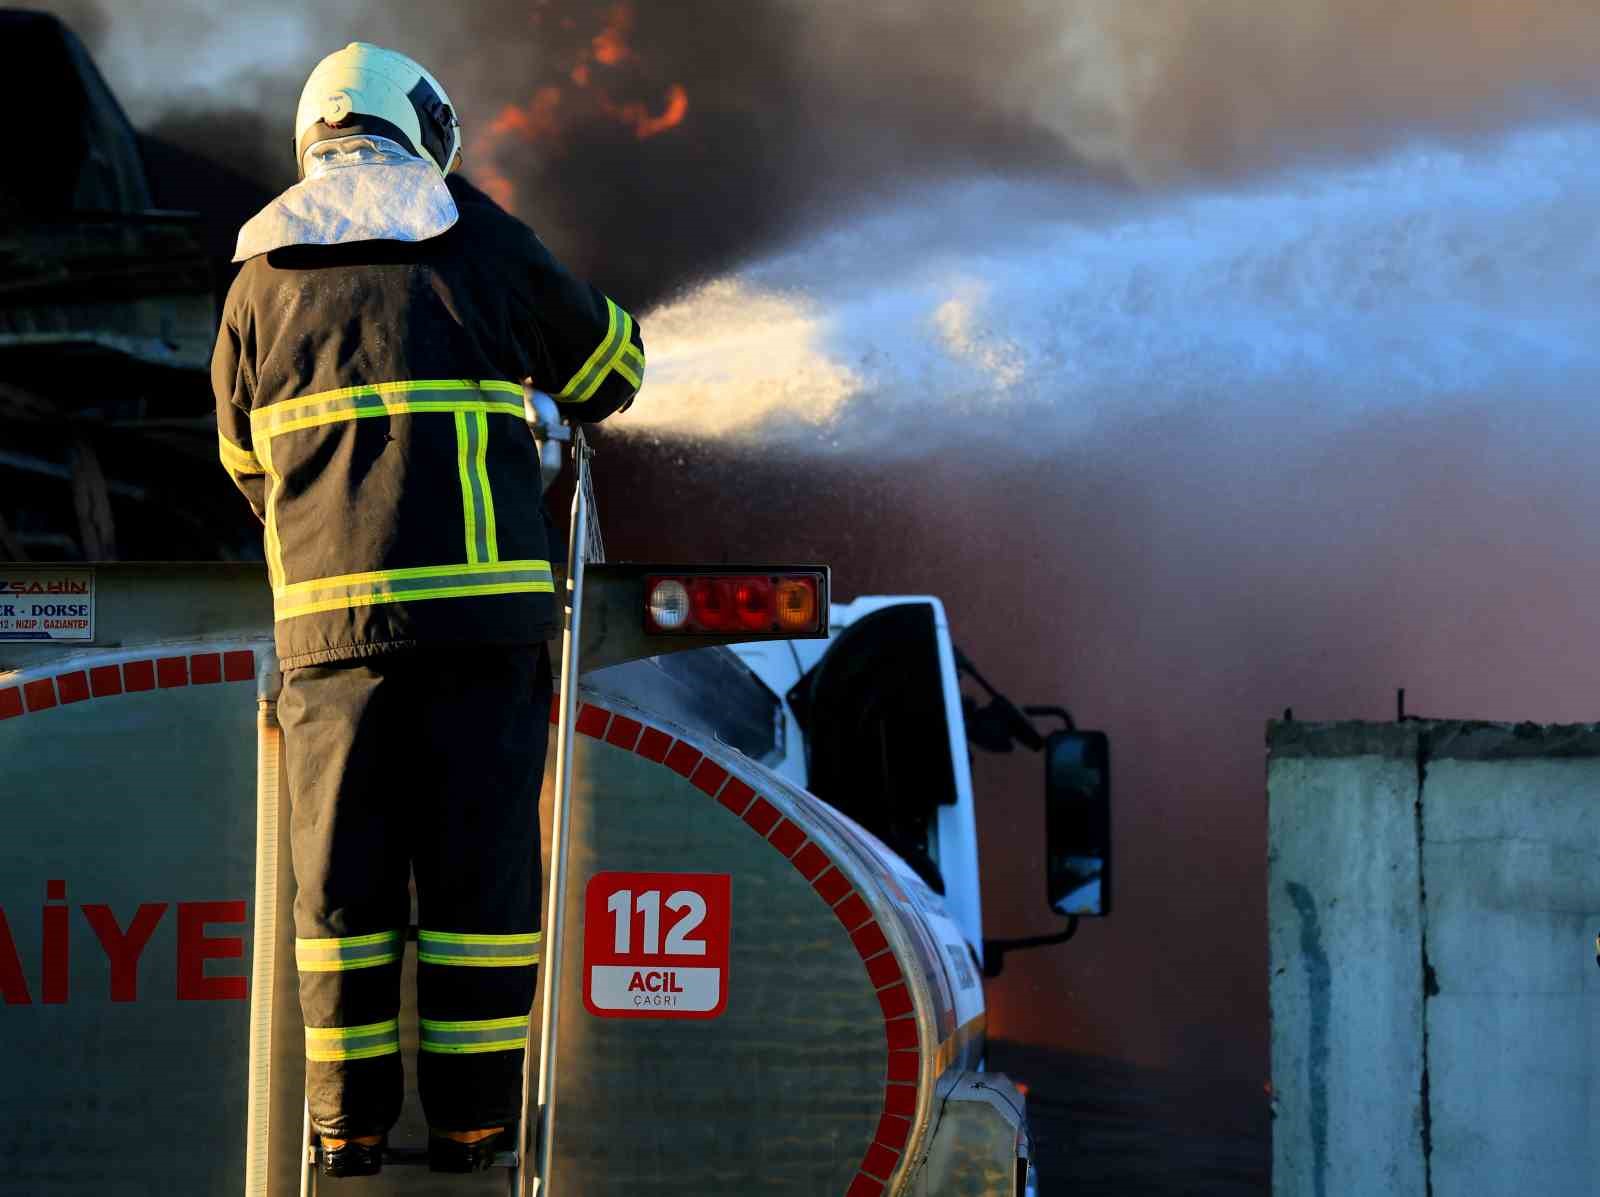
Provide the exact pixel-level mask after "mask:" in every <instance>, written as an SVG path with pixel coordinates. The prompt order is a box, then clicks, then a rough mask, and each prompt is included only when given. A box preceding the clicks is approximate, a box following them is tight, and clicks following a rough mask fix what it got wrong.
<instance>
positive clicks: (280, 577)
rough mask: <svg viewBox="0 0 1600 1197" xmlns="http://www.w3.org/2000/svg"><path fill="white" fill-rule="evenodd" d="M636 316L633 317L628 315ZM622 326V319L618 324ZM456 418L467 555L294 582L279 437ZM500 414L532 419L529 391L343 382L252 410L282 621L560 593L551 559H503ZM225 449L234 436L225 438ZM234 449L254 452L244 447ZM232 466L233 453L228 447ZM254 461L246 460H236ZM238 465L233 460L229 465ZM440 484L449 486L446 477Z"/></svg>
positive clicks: (429, 382)
mask: <svg viewBox="0 0 1600 1197" xmlns="http://www.w3.org/2000/svg"><path fill="white" fill-rule="evenodd" d="M623 318H624V319H627V316H626V313H624V316H623ZM613 323H615V320H613ZM430 414H439V415H449V416H451V417H452V418H453V421H454V425H455V433H456V459H457V467H458V474H459V483H460V487H461V511H462V557H461V560H460V561H454V562H448V563H442V564H439V565H429V566H420V567H415V568H406V569H390V570H372V571H367V572H364V573H352V574H342V575H339V576H337V577H328V578H313V579H309V580H307V581H302V582H294V583H290V582H288V580H287V577H286V575H285V572H284V568H283V547H282V544H281V543H280V541H279V538H278V519H277V512H278V498H279V494H280V491H281V483H282V478H281V477H280V474H279V471H278V470H277V469H275V468H274V462H273V448H272V442H273V440H274V438H276V437H280V436H283V435H284V434H286V433H290V432H298V431H300V430H302V429H306V428H318V427H322V426H324V425H328V424H338V423H342V422H345V421H349V420H360V419H366V418H368V417H373V416H395V415H430ZM491 415H504V416H515V417H516V418H517V420H518V421H519V423H520V421H521V420H522V418H523V409H522V387H521V386H519V385H518V384H517V383H514V382H504V381H500V380H496V379H481V380H473V379H465V378H442V379H416V380H411V381H403V382H380V383H372V384H370V385H365V386H353V387H342V388H340V389H339V390H334V391H321V392H318V393H317V394H315V395H307V396H305V397H304V398H300V399H293V400H289V401H287V402H284V403H274V404H271V405H269V406H267V407H261V408H257V409H256V410H255V411H253V412H251V413H250V432H251V437H252V439H253V440H254V442H255V444H256V446H257V449H258V453H259V461H257V459H256V457H255V456H254V455H252V456H251V462H253V463H255V464H257V466H258V468H259V469H261V470H263V471H264V472H265V473H266V474H267V475H268V477H270V478H271V479H272V481H273V484H274V485H273V486H272V488H271V494H270V495H269V496H268V499H267V513H266V523H267V535H266V549H267V568H268V573H269V575H270V576H271V579H272V594H273V607H274V614H275V617H276V618H277V619H279V620H284V619H293V618H295V617H296V616H301V615H312V614H315V613H317V612H320V611H334V610H339V609H347V608H356V607H367V606H372V605H374V604H377V603H397V602H421V601H423V600H425V599H438V598H468V597H474V596H480V595H493V594H527V593H541V592H542V593H547V594H548V593H553V592H554V590H555V586H554V584H553V582H552V579H551V576H550V563H549V562H548V561H536V560H523V561H502V560H500V546H499V540H498V537H497V535H496V529H495V511H494V493H493V491H492V489H491V487H490V484H489V470H488V450H489V433H490V428H489V417H490V416H491ZM224 444H225V445H226V442H224ZM228 447H230V448H233V449H234V451H235V454H243V453H244V452H245V451H244V450H242V449H240V448H238V447H237V446H228ZM223 460H224V462H230V458H229V456H228V454H227V451H226V449H224V455H223ZM232 460H233V461H234V462H237V463H238V464H240V465H243V464H245V463H244V462H243V460H242V458H241V457H238V456H236V457H234V458H233V459H232ZM230 468H231V464H230ZM439 483H440V485H441V486H445V485H450V483H446V482H445V480H444V479H440V480H439Z"/></svg>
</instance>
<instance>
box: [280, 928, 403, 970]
mask: <svg viewBox="0 0 1600 1197" xmlns="http://www.w3.org/2000/svg"><path fill="white" fill-rule="evenodd" d="M403 950H404V942H403V940H402V938H401V935H400V932H398V931H378V932H376V933H374V934H372V935H347V936H343V937H338V938H334V937H330V938H327V939H300V938H299V937H298V936H297V937H296V938H295V941H294V963H295V967H296V968H298V969H299V970H300V971H301V972H303V973H340V972H348V971H349V970H351V969H355V968H376V967H377V966H378V965H380V964H393V963H394V962H395V961H396V960H398V959H400V953H401V952H402V951H403Z"/></svg>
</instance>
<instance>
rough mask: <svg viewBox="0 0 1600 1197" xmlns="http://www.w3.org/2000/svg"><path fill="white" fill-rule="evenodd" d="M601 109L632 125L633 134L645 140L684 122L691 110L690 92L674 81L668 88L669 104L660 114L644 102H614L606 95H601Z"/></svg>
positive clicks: (608, 114)
mask: <svg viewBox="0 0 1600 1197" xmlns="http://www.w3.org/2000/svg"><path fill="white" fill-rule="evenodd" d="M600 110H601V111H602V112H604V113H605V114H606V115H607V116H611V117H615V118H616V119H617V120H619V121H621V122H622V123H623V124H625V125H632V126H633V135H634V136H635V137H637V138H638V139H639V140H640V141H644V140H645V139H646V138H648V137H654V136H655V135H656V134H658V133H665V132H666V131H667V130H668V129H676V128H677V127H678V126H679V125H681V124H682V123H683V118H684V117H685V116H687V115H688V112H689V93H688V92H686V91H684V90H683V87H682V85H681V84H677V83H674V84H673V85H672V86H671V87H670V88H668V89H667V106H666V107H665V108H663V109H662V110H661V113H660V115H658V116H652V115H651V113H650V110H649V109H648V108H646V107H645V106H644V105H643V104H620V105H619V104H613V103H612V102H611V101H610V100H609V99H608V98H607V97H606V96H604V95H601V97H600Z"/></svg>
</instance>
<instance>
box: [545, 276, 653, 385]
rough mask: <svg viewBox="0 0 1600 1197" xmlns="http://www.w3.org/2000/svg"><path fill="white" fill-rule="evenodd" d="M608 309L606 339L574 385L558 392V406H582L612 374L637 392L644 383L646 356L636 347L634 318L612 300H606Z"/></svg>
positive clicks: (580, 369)
mask: <svg viewBox="0 0 1600 1197" xmlns="http://www.w3.org/2000/svg"><path fill="white" fill-rule="evenodd" d="M606 307H607V308H608V309H609V311H610V321H609V324H608V325H607V328H606V335H605V338H604V339H603V340H602V341H601V342H600V344H599V345H597V346H595V351H594V352H593V353H591V354H590V355H589V360H588V361H586V362H584V363H583V365H581V366H579V367H578V372H577V373H576V374H574V375H573V376H572V381H571V382H569V383H567V385H566V386H564V387H562V388H561V389H560V390H559V391H557V392H556V394H555V398H556V400H557V402H560V403H582V402H583V401H584V400H585V399H588V398H590V397H592V396H593V395H594V393H595V392H596V391H597V390H599V389H600V384H601V383H602V382H604V381H605V380H606V376H607V375H608V374H610V373H611V372H612V371H613V370H615V371H616V372H617V373H618V374H620V375H622V377H624V378H626V379H627V380H628V381H629V382H630V383H632V384H633V389H634V390H638V389H639V384H640V383H641V382H642V381H643V380H644V355H643V354H641V353H640V352H639V349H638V347H637V346H636V345H634V343H633V317H632V316H630V315H628V313H627V312H625V311H623V310H622V309H621V308H619V307H618V306H617V305H616V304H614V303H612V302H611V300H610V299H607V300H606Z"/></svg>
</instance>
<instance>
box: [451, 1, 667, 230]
mask: <svg viewBox="0 0 1600 1197" xmlns="http://www.w3.org/2000/svg"><path fill="white" fill-rule="evenodd" d="M539 16H540V14H537V13H536V14H535V19H536V21H537V20H538V19H539ZM633 21H634V17H633V7H632V5H630V4H627V3H619V4H614V5H612V6H611V8H609V9H608V10H607V11H606V17H605V24H604V26H603V27H602V28H601V30H600V32H599V33H597V34H595V35H594V37H592V38H591V39H590V40H589V42H588V44H587V45H586V46H585V47H584V48H582V49H580V50H579V51H578V52H577V54H576V56H575V58H574V59H572V60H570V61H571V63H572V65H571V66H570V67H569V68H568V71H567V78H568V79H569V80H570V81H571V82H572V84H573V85H574V86H575V87H577V88H579V89H580V90H581V91H582V92H583V93H584V94H586V95H588V96H589V97H591V98H590V99H589V100H587V101H586V102H576V101H575V105H576V106H574V105H573V104H569V105H567V106H566V107H565V108H563V106H562V90H561V88H559V87H553V86H546V87H541V88H539V89H538V90H537V91H535V92H534V93H533V96H532V97H531V98H530V99H529V100H528V102H527V103H526V104H508V105H506V106H505V107H504V108H502V109H501V110H500V114H499V115H498V116H496V117H495V119H494V120H492V121H490V122H489V126H488V129H487V130H486V131H485V132H484V133H483V134H482V136H481V140H479V141H477V142H476V143H475V144H474V146H473V154H472V160H473V165H474V173H475V174H476V176H477V177H478V178H479V180H480V181H481V183H482V185H483V189H484V191H486V192H487V193H488V194H489V195H490V196H492V197H493V198H494V200H495V201H496V202H497V203H499V204H500V205H501V206H502V207H506V208H510V207H511V206H512V204H513V202H514V201H515V199H516V188H515V186H514V185H513V184H512V182H511V180H510V179H509V178H507V177H506V175H505V173H504V172H503V171H502V170H501V169H500V168H499V164H498V163H497V162H496V161H495V159H496V156H497V152H498V151H499V149H500V148H501V147H502V146H503V145H504V143H505V142H506V141H507V140H508V139H515V140H517V141H520V142H522V143H524V144H528V145H531V144H533V143H534V142H546V143H549V142H555V141H557V140H558V139H559V138H560V136H561V132H562V124H563V121H562V119H561V114H562V112H566V113H567V114H568V120H569V121H570V120H572V119H579V118H581V117H582V116H583V115H584V114H585V113H594V112H599V113H600V114H602V115H603V116H606V117H608V118H610V119H611V120H614V121H617V122H618V123H620V124H622V125H626V126H628V127H629V128H631V129H632V130H633V134H634V136H635V137H637V138H638V139H639V140H640V141H644V140H646V139H647V138H651V137H655V136H657V135H659V134H661V133H665V132H667V130H669V129H676V128H677V127H678V126H679V125H681V124H682V123H683V120H684V117H685V116H687V115H688V112H689V94H688V92H686V91H685V90H684V88H683V86H682V84H678V83H674V84H672V85H671V86H670V87H669V88H668V89H667V93H666V102H665V106H664V107H663V108H662V109H661V111H660V112H651V111H650V108H649V106H648V105H646V104H643V103H640V102H638V101H629V102H627V103H621V104H619V103H617V102H616V101H614V100H612V99H611V96H610V94H609V93H608V92H607V91H606V90H605V89H604V88H602V87H598V86H596V87H593V88H592V89H591V87H590V85H591V83H593V82H594V72H595V69H596V65H598V66H599V67H603V68H607V69H615V68H617V67H620V66H622V65H623V64H625V63H637V62H638V61H639V55H638V53H637V52H636V51H635V50H634V49H633V48H632V46H630V45H629V43H628V37H629V34H630V33H632V31H633ZM561 24H562V27H563V28H572V27H574V26H573V22H572V20H571V18H570V17H569V18H564V19H563V20H562V21H561ZM575 94H576V93H575Z"/></svg>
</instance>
